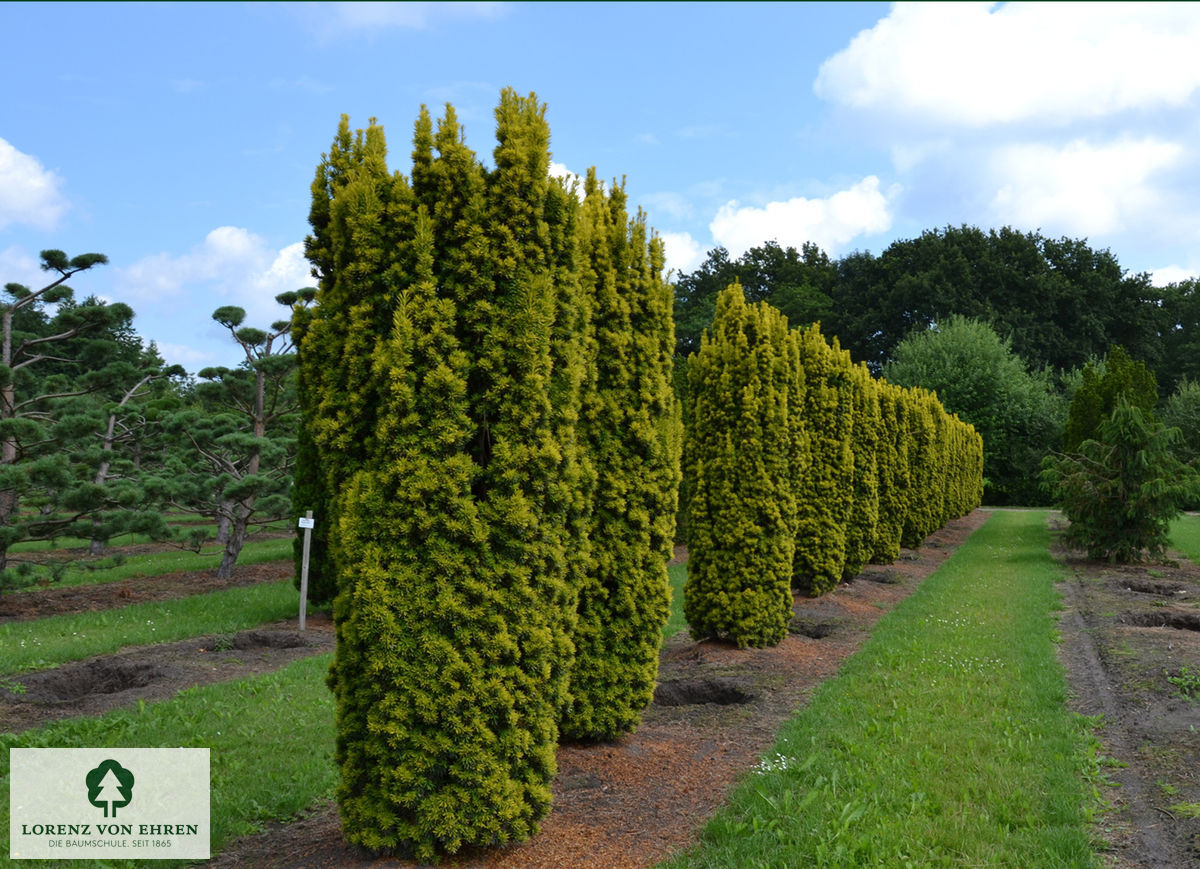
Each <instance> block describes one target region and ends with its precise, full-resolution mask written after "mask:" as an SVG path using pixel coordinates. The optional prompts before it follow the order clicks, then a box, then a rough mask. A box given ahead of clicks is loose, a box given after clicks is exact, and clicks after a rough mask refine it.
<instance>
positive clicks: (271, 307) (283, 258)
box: [117, 226, 313, 327]
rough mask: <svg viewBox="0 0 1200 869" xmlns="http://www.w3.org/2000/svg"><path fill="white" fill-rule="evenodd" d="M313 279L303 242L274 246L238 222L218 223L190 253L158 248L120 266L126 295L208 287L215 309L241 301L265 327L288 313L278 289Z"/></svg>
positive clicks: (151, 297)
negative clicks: (305, 256)
mask: <svg viewBox="0 0 1200 869" xmlns="http://www.w3.org/2000/svg"><path fill="white" fill-rule="evenodd" d="M312 282H313V280H312V277H311V274H310V272H309V267H308V263H307V262H306V261H305V259H304V245H303V243H301V242H297V243H295V244H291V245H288V246H287V247H285V248H283V249H281V250H273V249H272V248H271V247H270V246H269V245H268V244H267V243H266V241H265V240H264V239H263V238H261V237H260V236H257V235H255V234H254V233H252V232H250V231H249V230H246V229H241V228H239V227H236V226H221V227H218V228H217V229H214V230H213V231H212V232H210V233H209V234H208V235H207V236H206V237H205V239H204V241H203V242H201V243H200V244H198V245H196V246H195V247H193V248H192V250H191V251H190V252H188V253H185V254H180V255H177V256H173V255H171V254H168V253H159V254H153V255H151V256H147V257H143V258H142V259H140V260H138V261H137V262H135V263H133V264H132V265H130V266H128V267H126V268H123V269H118V270H117V289H118V290H119V293H120V294H121V295H122V296H125V297H128V298H133V299H135V300H140V301H144V302H149V303H155V302H159V303H162V302H164V301H169V299H170V298H171V297H173V296H179V295H181V294H183V293H184V292H188V293H192V292H203V293H207V294H209V295H211V296H212V297H213V303H212V305H211V307H212V308H213V309H216V308H217V307H220V306H221V305H223V304H235V305H238V306H240V307H242V308H245V309H246V322H247V323H248V324H250V325H254V326H264V327H265V326H269V325H270V324H271V323H273V322H275V321H276V320H279V319H281V318H282V317H283V316H284V315H285V313H286V312H285V311H284V309H283V308H282V307H280V306H279V304H278V303H277V302H276V301H275V296H276V295H278V294H279V293H282V292H285V291H288V290H297V289H300V288H301V287H305V286H309V285H311V284H312Z"/></svg>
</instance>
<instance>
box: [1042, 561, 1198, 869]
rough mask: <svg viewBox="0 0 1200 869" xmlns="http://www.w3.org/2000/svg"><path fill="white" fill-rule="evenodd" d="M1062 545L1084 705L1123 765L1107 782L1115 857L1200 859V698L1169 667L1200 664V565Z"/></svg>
mask: <svg viewBox="0 0 1200 869" xmlns="http://www.w3.org/2000/svg"><path fill="white" fill-rule="evenodd" d="M1055 555H1056V557H1057V558H1059V560H1060V561H1061V562H1062V563H1063V565H1064V566H1065V568H1066V572H1067V577H1068V579H1067V581H1066V582H1064V583H1063V584H1062V592H1063V597H1064V603H1065V604H1066V611H1065V612H1064V613H1063V617H1062V619H1061V621H1060V629H1061V633H1062V637H1063V644H1062V661H1063V664H1064V666H1065V667H1066V668H1067V674H1068V680H1069V682H1070V685H1071V688H1072V691H1073V694H1074V698H1073V700H1072V708H1074V709H1075V710H1076V711H1077V712H1080V713H1082V714H1084V715H1102V716H1103V723H1102V726H1101V728H1100V730H1099V731H1098V733H1097V736H1098V737H1099V739H1100V741H1101V743H1102V745H1103V752H1104V754H1105V755H1107V756H1108V757H1111V758H1113V759H1114V760H1116V761H1117V762H1119V763H1120V764H1122V766H1119V767H1110V768H1108V769H1107V770H1106V772H1107V774H1108V776H1109V778H1110V779H1111V780H1112V781H1113V782H1115V783H1117V784H1118V785H1119V786H1117V787H1102V788H1101V790H1102V791H1103V794H1104V796H1105V798H1107V799H1108V800H1110V801H1111V802H1112V809H1111V810H1109V811H1108V812H1106V813H1105V814H1104V815H1103V817H1102V818H1101V819H1100V825H1099V830H1098V832H1099V833H1100V834H1101V835H1102V836H1103V841H1104V842H1105V844H1106V847H1107V849H1108V855H1107V856H1108V857H1109V858H1110V859H1111V862H1112V865H1113V866H1115V867H1118V869H1134V867H1136V869H1143V867H1146V869H1175V867H1185V866H1198V865H1200V697H1197V698H1194V699H1188V698H1187V697H1184V696H1180V692H1179V690H1178V689H1177V688H1176V686H1175V685H1173V684H1172V683H1171V682H1170V681H1169V680H1168V677H1169V676H1177V675H1178V673H1179V672H1180V670H1181V668H1189V669H1190V671H1191V672H1197V673H1200V618H1198V617H1200V567H1198V566H1196V565H1194V564H1191V563H1189V562H1187V561H1186V560H1181V561H1180V562H1179V563H1178V564H1177V565H1155V564H1147V565H1126V566H1118V565H1111V564H1107V563H1101V562H1091V561H1087V560H1085V559H1082V558H1079V557H1078V553H1069V552H1067V551H1065V550H1063V549H1062V548H1056V550H1055ZM1192 625H1196V627H1192ZM1181 807H1182V808H1181ZM1188 807H1192V808H1191V809H1190V811H1189V809H1188Z"/></svg>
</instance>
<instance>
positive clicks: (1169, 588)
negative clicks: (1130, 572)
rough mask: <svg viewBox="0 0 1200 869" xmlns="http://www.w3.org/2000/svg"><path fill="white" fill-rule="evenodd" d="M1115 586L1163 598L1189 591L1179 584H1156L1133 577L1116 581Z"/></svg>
mask: <svg viewBox="0 0 1200 869" xmlns="http://www.w3.org/2000/svg"><path fill="white" fill-rule="evenodd" d="M1113 585H1114V586H1115V587H1116V588H1118V589H1123V590H1126V591H1139V592H1141V593H1142V594H1156V595H1160V596H1163V597H1166V596H1174V595H1184V594H1187V589H1186V588H1185V587H1184V586H1182V585H1180V584H1179V583H1177V582H1154V581H1153V580H1148V579H1136V578H1132V577H1131V578H1128V579H1125V578H1122V579H1118V580H1115V581H1114V582H1113Z"/></svg>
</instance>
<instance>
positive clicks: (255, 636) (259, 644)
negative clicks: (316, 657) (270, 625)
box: [233, 631, 312, 649]
mask: <svg viewBox="0 0 1200 869" xmlns="http://www.w3.org/2000/svg"><path fill="white" fill-rule="evenodd" d="M308 645H312V643H310V641H309V639H308V637H306V636H305V635H304V634H302V633H300V632H299V631H242V632H241V633H240V634H238V635H237V636H236V637H234V638H233V647H234V648H235V649H299V648H301V647H303V646H308Z"/></svg>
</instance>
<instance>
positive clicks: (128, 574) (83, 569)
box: [10, 537, 292, 594]
mask: <svg viewBox="0 0 1200 869" xmlns="http://www.w3.org/2000/svg"><path fill="white" fill-rule="evenodd" d="M223 551H224V550H223V549H222V548H221V547H218V546H214V545H209V546H206V547H205V548H204V550H203V551H201V552H199V553H196V552H188V551H186V550H182V549H172V550H169V551H167V552H153V553H149V554H145V555H128V556H124V557H122V558H119V559H118V558H114V556H112V555H108V556H101V557H100V558H98V559H86V560H84V561H81V562H78V563H76V564H74V565H72V566H71V567H68V568H67V571H66V573H65V574H64V575H63V577H62V579H60V580H59V581H57V582H55V583H54V585H56V586H76V585H92V584H95V583H103V582H117V581H119V580H122V579H131V578H134V577H141V576H160V575H162V574H164V573H176V572H178V571H184V570H215V569H216V568H217V565H218V564H220V563H221V554H222V552H223ZM291 557H292V538H291V537H282V538H275V539H270V540H251V541H249V542H247V543H246V545H245V546H243V547H242V551H241V554H240V555H239V556H238V564H239V565H251V564H263V563H266V562H271V561H283V560H286V559H290V558H291ZM118 561H119V563H116V562H118ZM37 588H38V586H32V587H30V588H26V589H22V590H18V591H16V592H10V593H15V594H20V593H21V591H32V590H36V589H37Z"/></svg>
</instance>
